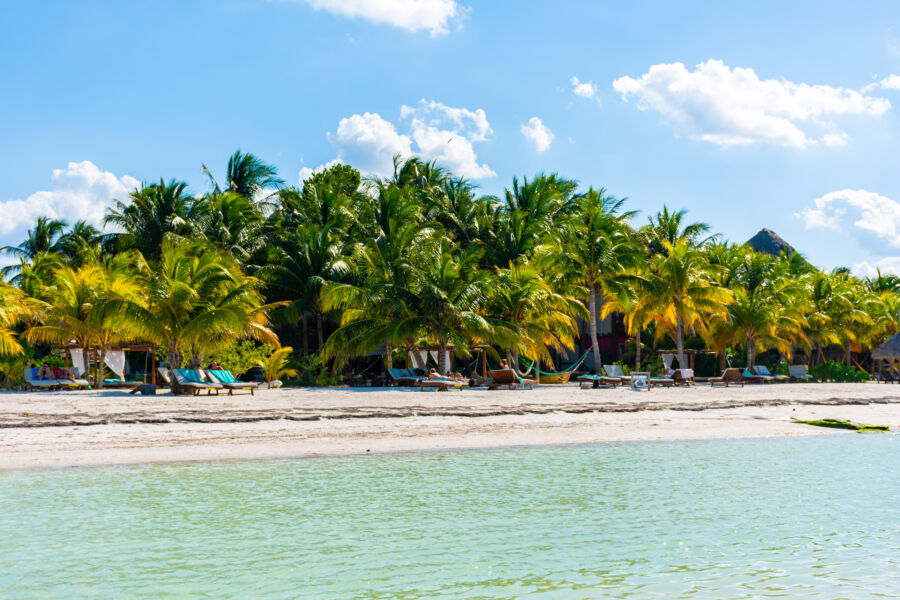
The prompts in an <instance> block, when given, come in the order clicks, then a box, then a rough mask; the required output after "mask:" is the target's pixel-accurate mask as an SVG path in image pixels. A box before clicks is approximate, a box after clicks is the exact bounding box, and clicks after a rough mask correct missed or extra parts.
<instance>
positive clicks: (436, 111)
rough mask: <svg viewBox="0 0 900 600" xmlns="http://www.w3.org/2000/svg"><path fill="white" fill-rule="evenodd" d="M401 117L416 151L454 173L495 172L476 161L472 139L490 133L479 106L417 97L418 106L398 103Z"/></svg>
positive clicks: (478, 139) (472, 176) (479, 174)
mask: <svg viewBox="0 0 900 600" xmlns="http://www.w3.org/2000/svg"><path fill="white" fill-rule="evenodd" d="M400 117H401V119H410V131H411V135H412V138H413V140H414V141H415V142H416V145H417V146H418V151H417V154H418V155H419V156H421V157H422V158H424V159H425V160H436V161H437V162H438V163H440V164H441V165H442V166H444V167H446V168H448V169H450V170H451V171H453V173H455V174H456V175H459V176H462V177H466V178H468V179H483V178H485V177H493V176H494V175H496V173H494V171H492V170H491V168H490V167H488V166H487V165H486V164H478V155H477V154H476V153H475V146H474V145H473V144H474V143H476V142H485V141H487V139H488V136H490V135H491V134H493V131H492V130H491V125H490V123H488V120H487V115H486V114H485V112H484V110H483V109H480V108H478V109H475V110H469V109H466V108H453V107H450V106H447V105H445V104H442V103H440V102H435V101H433V100H432V101H431V102H426V101H425V100H420V101H419V104H418V106H415V107H412V106H402V107H400Z"/></svg>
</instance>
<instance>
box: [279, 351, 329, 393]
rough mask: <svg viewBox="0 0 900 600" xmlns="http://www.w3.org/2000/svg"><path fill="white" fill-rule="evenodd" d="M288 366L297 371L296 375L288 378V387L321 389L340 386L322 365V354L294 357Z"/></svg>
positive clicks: (286, 382)
mask: <svg viewBox="0 0 900 600" xmlns="http://www.w3.org/2000/svg"><path fill="white" fill-rule="evenodd" d="M288 366H290V367H291V368H292V369H294V370H295V371H296V375H294V376H292V377H289V378H287V380H286V381H285V384H286V385H292V386H301V387H321V386H328V385H337V384H338V380H337V378H336V377H334V376H333V375H332V374H331V373H330V371H329V370H328V369H327V368H325V366H324V365H323V364H322V355H321V354H310V355H309V356H297V355H292V356H291V358H290V360H289V361H288Z"/></svg>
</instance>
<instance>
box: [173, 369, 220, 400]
mask: <svg viewBox="0 0 900 600" xmlns="http://www.w3.org/2000/svg"><path fill="white" fill-rule="evenodd" d="M159 374H160V375H161V376H163V377H164V380H165V381H168V383H169V387H170V388H171V389H172V393H173V394H179V395H182V394H189V395H193V396H199V395H200V392H202V391H203V390H206V393H207V395H210V394H212V393H213V391H215V392H216V395H217V396H218V395H219V390H220V389H223V386H221V385H219V384H217V383H210V382H208V381H203V380H201V379H200V375H199V373H196V372H194V371H192V370H190V369H172V370H171V371H169V370H168V369H159Z"/></svg>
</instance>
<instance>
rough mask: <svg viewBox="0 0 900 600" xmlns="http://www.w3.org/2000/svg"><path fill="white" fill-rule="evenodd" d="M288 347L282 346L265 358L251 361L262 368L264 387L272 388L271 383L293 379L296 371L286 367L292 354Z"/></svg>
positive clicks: (291, 349)
mask: <svg viewBox="0 0 900 600" xmlns="http://www.w3.org/2000/svg"><path fill="white" fill-rule="evenodd" d="M293 350H294V349H293V348H291V347H290V346H284V347H282V348H279V349H278V350H275V351H274V352H272V354H270V355H269V356H267V357H266V358H262V359H256V360H254V361H253V364H255V365H256V366H258V367H262V370H263V375H264V376H265V378H266V387H272V382H273V381H275V380H276V379H279V380H280V379H281V378H283V377H294V376H295V375H297V370H296V369H292V368H291V367H289V366H288V360H289V358H290V356H291V352H293Z"/></svg>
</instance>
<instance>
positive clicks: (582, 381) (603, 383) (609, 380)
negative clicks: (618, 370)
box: [578, 374, 622, 390]
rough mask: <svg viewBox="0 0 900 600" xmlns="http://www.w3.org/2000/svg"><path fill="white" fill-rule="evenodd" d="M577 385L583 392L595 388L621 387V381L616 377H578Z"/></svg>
mask: <svg viewBox="0 0 900 600" xmlns="http://www.w3.org/2000/svg"><path fill="white" fill-rule="evenodd" d="M578 385H579V387H580V388H581V389H583V390H589V389H593V388H595V387H597V388H600V387H605V388H610V387H616V386H617V385H622V380H621V379H619V378H618V377H604V376H603V375H591V374H587V375H579V376H578Z"/></svg>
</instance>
